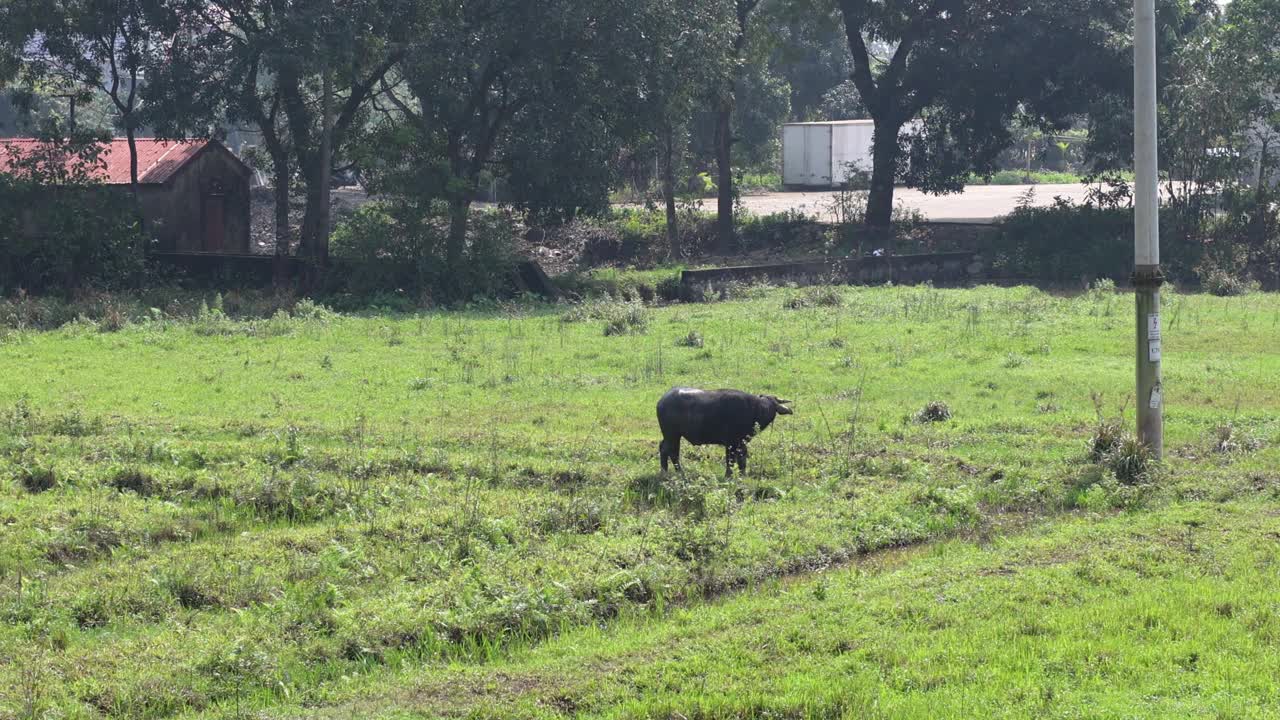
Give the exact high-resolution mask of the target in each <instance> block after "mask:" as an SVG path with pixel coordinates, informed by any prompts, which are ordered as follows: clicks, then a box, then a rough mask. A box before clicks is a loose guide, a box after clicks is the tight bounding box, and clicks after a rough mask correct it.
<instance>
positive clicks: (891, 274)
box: [680, 252, 987, 298]
mask: <svg viewBox="0 0 1280 720" xmlns="http://www.w3.org/2000/svg"><path fill="white" fill-rule="evenodd" d="M986 271H987V268H986V265H985V263H984V262H983V260H982V257H981V256H980V255H978V254H977V253H972V252H950V253H931V254H928V255H897V256H894V257H884V256H880V257H872V256H867V257H861V258H837V259H822V260H809V261H804V262H793V263H780V264H776V265H746V266H741V267H726V268H710V269H706V270H685V271H684V272H682V273H681V274H680V285H681V292H682V294H683V295H684V296H685V297H688V298H697V297H700V296H702V295H704V294H705V293H706V292H709V291H710V292H715V291H719V290H720V289H721V288H723V287H724V286H725V285H726V284H728V283H731V282H748V283H749V282H767V283H769V284H772V285H782V284H786V283H795V284H796V285H820V284H827V283H836V284H841V285H878V284H882V283H886V282H893V283H895V284H899V285H916V284H920V283H926V282H931V283H933V284H934V285H937V286H940V287H945V286H964V285H970V284H973V283H976V282H981V281H983V280H985V279H986Z"/></svg>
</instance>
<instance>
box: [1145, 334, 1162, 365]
mask: <svg viewBox="0 0 1280 720" xmlns="http://www.w3.org/2000/svg"><path fill="white" fill-rule="evenodd" d="M1147 362H1160V338H1155V339H1154V340H1148V341H1147Z"/></svg>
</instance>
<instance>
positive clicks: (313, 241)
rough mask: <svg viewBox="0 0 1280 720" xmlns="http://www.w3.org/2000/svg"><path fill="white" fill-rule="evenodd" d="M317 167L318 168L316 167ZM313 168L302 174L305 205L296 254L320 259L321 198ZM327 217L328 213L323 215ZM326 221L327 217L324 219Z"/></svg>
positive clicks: (318, 183)
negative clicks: (305, 194) (304, 188)
mask: <svg viewBox="0 0 1280 720" xmlns="http://www.w3.org/2000/svg"><path fill="white" fill-rule="evenodd" d="M316 167H318V166H316ZM318 175H319V173H318V172H316V170H315V167H311V168H309V169H307V170H306V171H304V172H303V180H305V183H304V184H305V185H306V193H307V198H306V205H305V208H304V209H303V211H302V237H301V238H300V239H299V242H298V254H299V255H305V256H307V257H310V258H319V257H320V249H319V245H320V235H321V228H323V227H324V226H323V225H321V224H320V223H321V217H320V216H321V209H320V203H321V197H320V180H319V178H318V177H317V176H318ZM325 215H326V216H327V215H328V213H325ZM324 219H325V220H326V221H327V220H328V218H327V217H325V218H324ZM326 224H327V223H326Z"/></svg>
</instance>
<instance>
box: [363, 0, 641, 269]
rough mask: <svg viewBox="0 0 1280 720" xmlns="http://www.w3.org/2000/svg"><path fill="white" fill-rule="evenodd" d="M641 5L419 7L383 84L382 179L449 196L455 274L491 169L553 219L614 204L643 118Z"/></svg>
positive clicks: (531, 208)
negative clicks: (626, 146) (618, 176)
mask: <svg viewBox="0 0 1280 720" xmlns="http://www.w3.org/2000/svg"><path fill="white" fill-rule="evenodd" d="M634 5H635V4H634V3H627V2H622V1H621V0H552V1H550V2H540V3H528V2H523V0H474V1H469V2H465V3H455V2H450V1H441V2H433V3H426V2H424V3H420V4H418V5H417V6H416V11H415V14H414V15H413V16H412V17H409V18H406V21H407V24H408V26H409V27H410V28H411V30H410V32H411V34H412V36H413V37H414V38H415V40H414V42H413V43H412V44H411V46H410V47H409V48H408V49H407V52H406V53H405V54H404V56H403V58H402V59H401V61H400V62H399V64H398V66H397V69H396V72H395V73H394V74H393V75H392V76H389V77H388V78H386V79H385V81H384V82H383V83H382V86H383V87H382V90H383V92H382V95H381V96H380V98H379V106H380V107H382V106H385V107H384V109H385V113H384V115H385V120H384V122H383V124H382V129H381V131H380V132H379V133H378V135H377V136H376V144H377V145H378V147H377V148H375V152H374V155H375V156H377V157H378V159H379V161H380V164H379V165H378V166H377V167H375V168H374V173H373V174H374V180H375V183H376V184H378V185H379V187H380V188H381V189H383V190H384V191H388V192H391V193H393V194H395V195H397V196H399V197H401V198H402V199H405V200H407V201H409V202H412V203H414V204H415V205H416V206H417V207H418V208H419V209H420V210H421V211H422V212H430V211H431V210H432V208H434V207H436V206H438V205H443V211H444V214H446V215H447V217H448V233H447V238H446V243H445V263H446V266H447V267H448V268H450V269H451V270H453V271H455V277H457V275H456V271H457V270H460V269H461V268H462V265H463V263H464V256H465V251H466V247H467V229H468V222H469V216H470V209H471V203H472V200H473V198H474V196H475V193H476V191H477V189H478V188H479V186H480V182H481V178H482V177H483V176H485V175H486V174H492V175H501V176H504V177H506V178H507V179H508V181H509V183H510V185H511V187H512V189H513V191H515V192H516V197H515V198H514V201H513V204H515V205H516V206H517V207H519V208H520V209H522V210H525V211H526V212H529V213H531V214H535V215H540V216H543V217H563V216H565V215H566V214H568V215H572V214H574V213H576V212H577V211H578V209H580V208H582V207H586V206H594V207H596V208H600V207H603V206H604V205H605V204H606V203H607V199H608V197H607V195H608V189H609V187H610V185H611V182H612V179H613V178H612V173H613V172H615V171H614V170H612V169H611V168H612V163H611V161H612V159H613V158H614V157H616V155H617V151H618V148H619V146H620V139H621V138H622V137H624V136H626V135H628V134H631V133H633V132H634V130H635V129H636V128H638V127H639V126H640V123H641V121H640V119H639V118H638V112H637V110H638V107H639V104H638V100H637V97H636V96H637V93H636V88H635V85H634V84H633V82H632V81H633V78H634V77H635V75H636V74H637V72H636V68H637V67H638V65H637V64H636V62H637V60H638V58H637V56H636V54H635V49H636V46H637V42H638V39H640V38H643V37H644V32H645V30H646V29H645V28H644V27H643V23H642V22H641V15H640V14H638V13H637V12H636V10H635V7H634ZM582 178H588V179H589V180H587V181H582ZM454 290H455V291H458V290H460V288H454Z"/></svg>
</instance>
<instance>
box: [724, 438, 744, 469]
mask: <svg viewBox="0 0 1280 720" xmlns="http://www.w3.org/2000/svg"><path fill="white" fill-rule="evenodd" d="M734 462H737V463H738V469H739V470H740V471H741V472H746V471H747V444H746V443H741V442H740V443H735V444H733V445H726V446H725V448H724V476H725V477H733V464H734Z"/></svg>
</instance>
